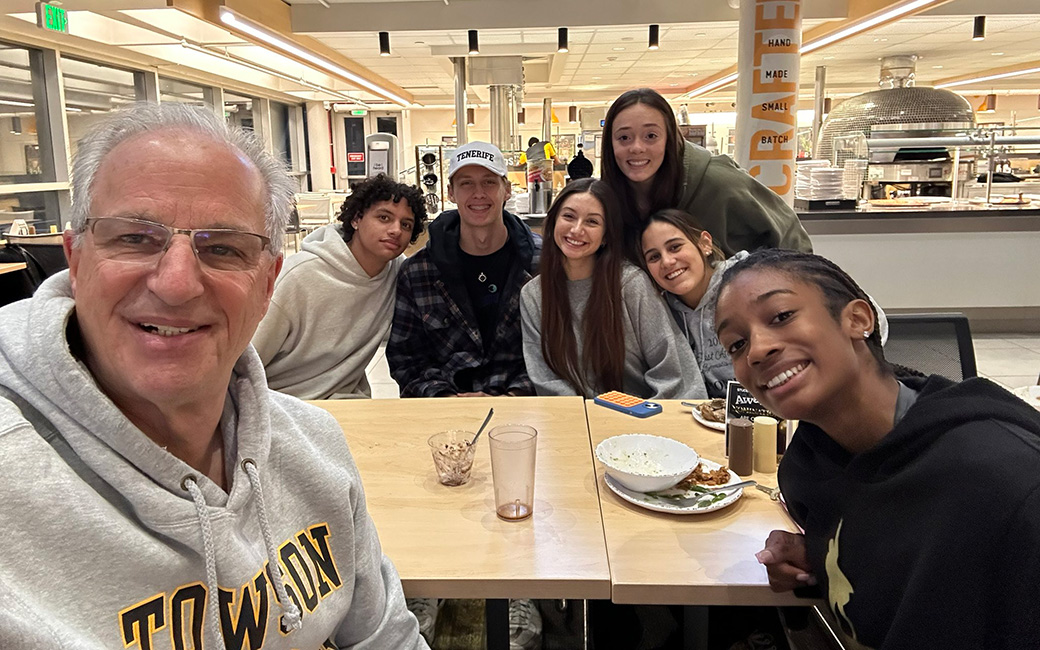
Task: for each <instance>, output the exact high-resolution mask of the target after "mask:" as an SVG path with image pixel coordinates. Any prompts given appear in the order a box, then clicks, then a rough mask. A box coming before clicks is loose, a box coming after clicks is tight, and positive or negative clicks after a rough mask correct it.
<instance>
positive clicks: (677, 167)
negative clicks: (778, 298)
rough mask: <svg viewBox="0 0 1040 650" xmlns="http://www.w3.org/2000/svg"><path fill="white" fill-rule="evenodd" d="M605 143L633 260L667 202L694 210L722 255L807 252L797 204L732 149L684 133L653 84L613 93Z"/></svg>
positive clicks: (606, 174)
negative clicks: (713, 147)
mask: <svg viewBox="0 0 1040 650" xmlns="http://www.w3.org/2000/svg"><path fill="white" fill-rule="evenodd" d="M602 149H603V150H602V152H601V154H600V155H601V156H602V164H601V169H602V174H603V180H605V181H606V182H607V183H608V184H609V185H610V187H611V189H613V190H614V192H615V193H616V194H617V195H618V198H619V199H620V202H621V207H622V210H623V215H624V220H625V235H624V241H625V245H626V246H627V247H628V250H627V253H628V255H629V256H630V259H631V260H632V261H633V262H637V261H638V260H639V258H640V257H641V255H640V253H641V251H640V249H639V234H640V233H641V232H642V230H643V224H644V223H645V222H646V220H647V219H648V218H649V217H650V215H651V214H653V213H655V212H657V211H659V210H664V209H667V208H678V209H680V210H683V211H685V212H688V213H690V214H692V215H694V216H695V217H696V218H697V219H698V221H699V222H700V225H701V227H702V228H704V229H705V230H707V231H709V232H710V233H711V234H712V235H713V236H714V237H715V243H716V244H717V245H718V247H719V248H720V249H721V250H722V252H723V253H725V254H726V255H727V256H731V255H733V254H734V253H736V252H737V251H741V250H747V251H752V250H757V249H759V248H792V249H796V250H801V251H806V252H809V251H812V244H811V243H810V241H809V235H808V234H806V232H805V230H804V229H803V228H802V225H801V222H799V221H798V215H797V214H795V212H794V210H792V209H791V207H790V206H788V205H787V204H786V203H784V201H783V200H782V199H781V198H780V197H779V196H777V195H776V193H775V192H773V191H772V190H770V189H769V188H768V187H766V186H765V185H763V184H762V183H759V182H758V181H757V180H755V179H754V178H753V177H752V176H751V175H749V174H748V173H746V172H745V171H744V170H742V169H741V168H740V167H738V166H737V164H736V163H735V162H733V159H732V158H730V157H729V156H715V155H712V154H711V153H710V152H708V150H706V149H703V148H701V147H698V146H695V145H693V144H691V143H689V142H686V141H685V140H683V139H682V137H681V136H680V134H679V125H678V123H677V122H676V120H675V114H674V113H673V112H672V108H671V106H669V105H668V102H667V101H666V100H665V98H664V97H662V96H661V95H660V94H659V93H657V92H656V91H654V90H651V89H650V88H639V89H636V90H629V91H628V92H626V93H623V94H622V95H621V96H620V97H618V98H617V99H615V100H614V103H613V104H611V106H610V109H609V110H608V111H607V116H606V119H605V121H604V124H603V147H602Z"/></svg>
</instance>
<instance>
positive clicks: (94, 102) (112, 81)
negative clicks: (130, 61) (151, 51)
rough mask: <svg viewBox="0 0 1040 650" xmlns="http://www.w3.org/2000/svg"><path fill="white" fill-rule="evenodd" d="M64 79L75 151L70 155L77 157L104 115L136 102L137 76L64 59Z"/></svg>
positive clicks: (71, 141) (62, 70) (67, 114)
mask: <svg viewBox="0 0 1040 650" xmlns="http://www.w3.org/2000/svg"><path fill="white" fill-rule="evenodd" d="M61 75H62V78H64V80H65V112H66V118H67V121H68V125H69V145H70V146H71V148H72V150H71V151H70V152H69V154H70V155H75V153H76V147H77V144H78V143H79V140H80V138H82V137H83V136H84V135H85V134H86V133H87V131H88V130H89V129H90V127H91V126H92V125H93V124H94V123H95V122H97V120H98V119H100V118H101V116H102V115H104V114H105V113H108V112H110V111H114V110H117V109H118V108H120V107H121V106H125V105H127V104H132V103H133V102H134V101H136V99H137V97H136V93H135V90H134V73H133V72H131V71H129V70H121V69H119V68H110V67H108V66H104V65H99V64H97V63H91V62H89V61H80V60H78V59H70V58H67V57H62V58H61Z"/></svg>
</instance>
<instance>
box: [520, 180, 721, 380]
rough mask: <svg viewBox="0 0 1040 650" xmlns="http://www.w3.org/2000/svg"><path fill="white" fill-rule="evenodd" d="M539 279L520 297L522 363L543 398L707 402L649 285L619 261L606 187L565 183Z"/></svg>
mask: <svg viewBox="0 0 1040 650" xmlns="http://www.w3.org/2000/svg"><path fill="white" fill-rule="evenodd" d="M544 233H545V243H544V245H543V247H542V259H541V263H540V266H539V272H538V276H537V277H536V278H534V279H533V280H531V281H530V282H528V284H527V285H526V286H525V287H524V288H523V291H522V292H521V295H520V315H521V320H522V324H523V337H524V361H525V363H526V365H527V373H528V375H529V376H530V377H531V380H532V381H533V382H534V385H535V389H536V391H537V392H538V394H539V395H584V396H585V397H593V396H595V395H597V394H599V393H602V392H605V391H609V390H620V391H623V392H626V393H630V394H632V395H637V396H639V397H643V398H658V399H667V398H694V399H696V398H703V397H706V396H707V393H706V392H705V390H704V382H703V381H702V380H701V373H700V371H699V370H698V369H697V361H696V359H694V356H693V352H692V351H691V350H690V347H689V345H687V344H686V343H685V341H683V340H682V337H681V336H680V334H679V332H678V330H677V328H676V325H675V322H674V321H673V320H672V319H671V317H670V316H669V314H668V310H667V308H666V307H665V305H664V303H663V302H662V301H661V299H660V297H658V296H657V295H656V291H655V290H654V286H653V284H652V283H651V282H650V279H649V278H647V277H646V274H644V273H643V272H642V271H640V270H639V269H638V268H636V267H634V266H632V265H631V264H628V263H627V262H624V261H623V252H622V247H621V217H620V215H619V213H618V207H617V200H616V199H615V197H614V195H613V193H612V192H611V191H610V188H609V187H608V186H607V184H606V183H604V182H603V181H599V180H594V179H591V178H586V179H581V180H578V181H574V182H572V183H568V184H567V185H566V186H565V187H564V189H563V191H562V192H560V195H559V196H558V197H557V199H556V201H554V202H553V204H552V206H551V207H550V208H549V212H548V214H547V215H546V217H545V226H544Z"/></svg>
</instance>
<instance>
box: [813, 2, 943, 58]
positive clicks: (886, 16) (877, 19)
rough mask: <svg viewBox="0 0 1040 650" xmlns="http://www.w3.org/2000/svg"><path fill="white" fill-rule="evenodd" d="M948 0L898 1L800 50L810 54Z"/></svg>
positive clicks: (815, 40)
mask: <svg viewBox="0 0 1040 650" xmlns="http://www.w3.org/2000/svg"><path fill="white" fill-rule="evenodd" d="M943 2H946V0H903V2H899V3H896V4H895V5H893V6H890V7H888V8H886V9H885V10H884V11H880V12H877V13H874V14H871V15H868V16H864V17H863V18H861V19H859V20H857V21H854V22H852V23H851V24H849V25H846V26H845V27H844V28H842V29H840V30H838V31H836V32H834V33H833V34H828V35H826V36H824V37H822V38H817V39H813V40H811V41H809V42H808V43H802V48H801V50H799V53H800V54H808V53H809V52H814V51H816V50H818V49H820V48H821V47H824V46H827V45H830V44H831V43H835V42H837V41H840V40H843V39H846V38H848V37H850V36H854V35H856V34H859V33H860V32H865V31H866V30H868V29H870V28H871V27H876V26H877V25H880V24H881V23H885V22H888V21H890V20H893V19H895V18H899V17H900V16H904V15H906V14H908V13H910V12H912V11H917V10H919V9H924V8H925V7H928V6H930V5H934V4H941V3H943Z"/></svg>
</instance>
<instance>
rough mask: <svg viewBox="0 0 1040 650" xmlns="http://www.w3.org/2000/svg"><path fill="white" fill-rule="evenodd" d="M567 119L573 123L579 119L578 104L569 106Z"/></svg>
mask: <svg viewBox="0 0 1040 650" xmlns="http://www.w3.org/2000/svg"><path fill="white" fill-rule="evenodd" d="M567 121H568V122H570V123H571V124H573V123H575V122H577V121H578V107H577V106H571V107H569V108H567Z"/></svg>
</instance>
